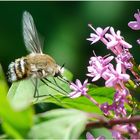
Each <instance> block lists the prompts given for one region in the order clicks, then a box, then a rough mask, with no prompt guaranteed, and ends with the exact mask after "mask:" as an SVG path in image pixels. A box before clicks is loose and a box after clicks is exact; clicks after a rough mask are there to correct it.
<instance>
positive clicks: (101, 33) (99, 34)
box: [87, 24, 109, 44]
mask: <svg viewBox="0 0 140 140" xmlns="http://www.w3.org/2000/svg"><path fill="white" fill-rule="evenodd" d="M88 26H89V27H90V28H91V29H93V31H94V32H95V33H96V34H94V33H91V34H90V38H87V40H89V41H91V42H92V43H91V44H94V43H96V42H97V41H99V40H102V41H105V40H104V38H103V36H104V35H105V33H106V32H107V31H108V29H109V27H106V28H105V29H102V28H100V27H98V28H97V29H94V28H93V27H92V25H91V24H89V25H88ZM105 42H106V41H105Z"/></svg>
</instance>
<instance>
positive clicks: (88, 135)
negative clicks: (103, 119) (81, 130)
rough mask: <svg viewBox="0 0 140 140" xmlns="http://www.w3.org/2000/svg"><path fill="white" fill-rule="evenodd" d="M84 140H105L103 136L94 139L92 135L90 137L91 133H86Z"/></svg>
mask: <svg viewBox="0 0 140 140" xmlns="http://www.w3.org/2000/svg"><path fill="white" fill-rule="evenodd" d="M86 138H87V140H105V137H104V136H99V137H98V138H94V137H93V135H91V133H89V132H87V133H86Z"/></svg>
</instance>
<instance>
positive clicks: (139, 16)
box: [128, 10, 140, 30]
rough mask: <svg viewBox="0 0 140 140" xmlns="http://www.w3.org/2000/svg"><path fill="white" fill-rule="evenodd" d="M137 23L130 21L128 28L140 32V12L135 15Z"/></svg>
mask: <svg viewBox="0 0 140 140" xmlns="http://www.w3.org/2000/svg"><path fill="white" fill-rule="evenodd" d="M134 17H135V19H136V21H130V22H129V23H128V26H129V27H130V28H131V29H133V30H140V11H139V10H138V12H137V13H135V14H134Z"/></svg>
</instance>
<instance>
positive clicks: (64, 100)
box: [44, 86, 115, 114]
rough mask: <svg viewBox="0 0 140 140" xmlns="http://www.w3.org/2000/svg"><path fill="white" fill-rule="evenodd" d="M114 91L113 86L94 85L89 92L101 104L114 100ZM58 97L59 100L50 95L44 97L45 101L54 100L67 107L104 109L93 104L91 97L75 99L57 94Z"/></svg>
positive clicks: (83, 109)
mask: <svg viewBox="0 0 140 140" xmlns="http://www.w3.org/2000/svg"><path fill="white" fill-rule="evenodd" d="M114 92H115V90H114V89H113V88H107V87H94V88H93V87H92V86H90V89H89V92H88V94H89V95H90V96H91V97H93V98H94V99H95V100H96V101H97V102H98V103H100V104H102V103H105V102H108V103H109V104H111V103H112V101H113V95H114ZM56 98H57V100H55V99H53V98H51V97H50V98H47V99H44V102H52V103H55V104H57V105H59V106H62V107H65V108H75V109H79V110H82V111H86V112H91V113H98V114H102V111H101V110H100V109H99V107H97V106H96V105H95V104H93V103H92V102H91V101H90V100H89V99H87V98H86V97H84V96H81V97H79V98H75V99H71V98H68V97H62V96H56ZM58 100H60V101H58Z"/></svg>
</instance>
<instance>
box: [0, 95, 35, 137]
mask: <svg viewBox="0 0 140 140" xmlns="http://www.w3.org/2000/svg"><path fill="white" fill-rule="evenodd" d="M32 117H33V110H32V108H31V107H29V108H26V109H24V110H22V111H17V110H14V109H13V108H12V107H11V105H10V103H9V102H8V100H7V99H6V96H5V95H2V94H0V118H1V119H2V126H3V129H4V131H5V132H6V134H7V135H8V136H9V137H10V138H24V137H25V136H26V134H27V132H28V131H29V128H30V127H31V126H32V123H33V118H32Z"/></svg>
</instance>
